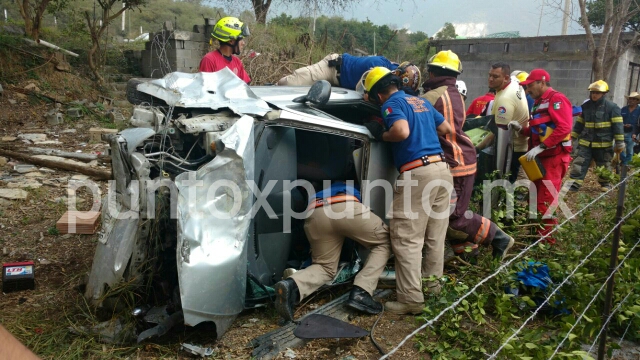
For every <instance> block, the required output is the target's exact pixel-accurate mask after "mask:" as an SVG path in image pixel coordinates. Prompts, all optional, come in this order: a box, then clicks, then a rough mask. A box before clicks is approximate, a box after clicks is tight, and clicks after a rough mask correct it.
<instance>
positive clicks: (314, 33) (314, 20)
mask: <svg viewBox="0 0 640 360" xmlns="http://www.w3.org/2000/svg"><path fill="white" fill-rule="evenodd" d="M317 12H318V0H315V1H314V2H313V30H312V31H311V35H312V36H313V37H314V38H315V36H316V13H317Z"/></svg>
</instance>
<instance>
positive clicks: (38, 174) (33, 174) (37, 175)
mask: <svg viewBox="0 0 640 360" xmlns="http://www.w3.org/2000/svg"><path fill="white" fill-rule="evenodd" d="M24 177H26V178H41V177H47V175H45V174H43V173H41V172H39V171H34V172H30V173H26V174H24Z"/></svg>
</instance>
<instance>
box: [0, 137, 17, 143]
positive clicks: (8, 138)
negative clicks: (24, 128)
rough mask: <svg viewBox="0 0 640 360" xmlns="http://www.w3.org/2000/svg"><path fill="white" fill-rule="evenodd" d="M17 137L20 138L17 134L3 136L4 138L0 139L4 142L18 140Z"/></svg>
mask: <svg viewBox="0 0 640 360" xmlns="http://www.w3.org/2000/svg"><path fill="white" fill-rule="evenodd" d="M17 139H18V138H17V137H15V136H3V137H2V139H0V140H2V142H11V141H16V140H17Z"/></svg>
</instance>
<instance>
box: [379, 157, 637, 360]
mask: <svg viewBox="0 0 640 360" xmlns="http://www.w3.org/2000/svg"><path fill="white" fill-rule="evenodd" d="M638 173H640V169H639V170H636V171H635V172H633V173H632V174H629V175H628V176H627V177H626V178H624V179H623V180H621V181H620V182H619V183H617V184H615V185H614V186H612V187H611V189H609V190H607V191H606V192H604V193H602V194H600V196H598V197H597V198H595V199H594V200H593V201H591V202H590V203H588V204H587V205H585V206H584V207H583V208H582V209H580V210H579V211H578V212H576V213H575V214H573V215H571V216H570V217H568V218H567V219H565V220H564V221H563V222H562V223H560V224H559V225H557V226H556V227H555V228H554V229H553V230H551V231H550V232H549V233H547V234H545V235H544V236H542V237H541V238H540V239H538V240H537V241H535V242H534V243H532V244H531V245H529V246H527V247H526V248H525V249H524V250H522V251H521V252H520V253H519V254H517V255H516V256H514V257H513V258H511V260H509V261H507V262H506V263H504V264H503V265H501V266H500V267H499V268H498V269H497V270H496V271H495V272H494V273H492V274H491V275H488V276H487V277H485V278H484V279H482V280H481V281H480V282H479V283H477V284H476V285H475V286H474V287H473V288H471V290H469V291H468V292H467V293H466V294H464V295H462V296H461V297H460V298H459V299H458V300H456V301H454V302H453V303H452V304H451V305H449V306H448V307H446V308H445V309H444V310H442V311H441V312H440V313H439V314H438V315H436V316H435V317H434V318H433V319H431V320H428V321H427V322H426V323H425V324H423V325H422V326H420V327H418V328H417V329H416V330H414V331H412V332H411V333H410V334H409V335H407V336H406V337H405V338H404V339H402V341H400V343H399V344H398V345H396V347H394V348H393V349H391V351H389V352H388V353H387V354H386V355H384V356H382V357H381V358H380V360H384V359H388V358H389V356H391V355H393V354H394V353H395V352H396V351H398V349H400V347H402V345H404V344H405V343H406V342H407V341H408V340H409V339H411V338H412V337H414V336H415V335H416V334H418V333H419V332H420V331H422V330H424V329H426V328H427V327H429V326H431V325H432V324H433V323H434V322H436V321H438V320H439V319H440V318H441V317H442V315H444V314H445V313H446V312H448V311H450V310H453V309H454V308H455V307H456V306H458V304H460V303H461V302H462V301H463V300H464V299H466V298H467V297H468V296H469V295H471V294H472V293H473V292H475V291H476V289H478V288H479V287H480V286H481V285H483V284H485V283H486V282H488V281H489V280H490V279H492V278H494V277H496V276H497V275H498V274H499V273H500V272H501V271H502V270H504V269H505V268H507V267H508V266H509V265H511V264H512V263H513V262H514V261H515V260H516V259H518V258H520V257H521V256H522V255H524V254H525V253H526V252H527V251H529V250H530V249H531V248H532V247H534V246H536V245H538V244H539V243H540V242H542V241H543V240H544V239H546V238H548V237H549V236H550V235H551V234H553V233H554V232H556V231H557V230H558V229H559V228H561V227H562V226H563V225H564V224H566V223H567V222H569V221H571V220H573V219H574V218H575V217H577V216H578V215H580V214H581V213H583V212H584V211H585V210H586V209H587V208H588V207H590V206H592V205H593V204H595V203H596V202H598V201H599V200H600V199H602V198H603V197H604V196H606V195H607V194H609V193H610V192H612V191H613V190H614V189H616V188H617V187H618V186H620V185H621V184H622V183H623V182H625V181H627V180H628V179H629V178H630V177H631V176H633V175H636V174H638Z"/></svg>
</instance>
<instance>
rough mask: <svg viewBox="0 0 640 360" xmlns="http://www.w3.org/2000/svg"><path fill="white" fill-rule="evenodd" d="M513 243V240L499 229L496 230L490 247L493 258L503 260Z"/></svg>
mask: <svg viewBox="0 0 640 360" xmlns="http://www.w3.org/2000/svg"><path fill="white" fill-rule="evenodd" d="M513 243H515V240H513V238H512V237H511V236H509V235H507V233H505V232H504V231H502V230H500V229H496V235H495V236H494V237H493V240H492V241H491V246H492V247H493V257H496V258H500V259H502V258H504V256H505V255H507V252H508V251H509V249H511V247H512V246H513Z"/></svg>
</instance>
